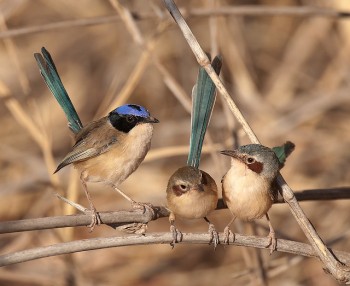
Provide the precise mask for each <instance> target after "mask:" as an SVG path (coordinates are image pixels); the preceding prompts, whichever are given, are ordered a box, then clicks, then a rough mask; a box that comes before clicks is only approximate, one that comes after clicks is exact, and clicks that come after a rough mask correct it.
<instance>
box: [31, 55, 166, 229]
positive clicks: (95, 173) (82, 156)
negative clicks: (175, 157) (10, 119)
mask: <svg viewBox="0 0 350 286" xmlns="http://www.w3.org/2000/svg"><path fill="white" fill-rule="evenodd" d="M41 52H42V55H41V54H39V53H35V54H34V57H35V59H36V61H37V63H38V66H39V68H40V72H41V75H42V77H43V78H44V80H45V83H46V84H47V86H48V87H49V89H50V90H51V92H52V94H53V95H54V96H55V98H56V100H57V101H58V103H59V104H60V105H61V107H62V109H63V111H64V113H65V114H66V117H67V119H68V126H69V128H70V129H71V130H72V132H73V133H74V139H75V144H74V146H73V147H72V149H71V151H70V152H69V153H68V154H67V155H66V156H65V158H64V159H63V160H62V162H61V163H60V164H59V165H58V167H57V169H56V171H55V173H56V172H57V171H59V170H60V169H62V168H63V167H65V166H67V165H69V164H73V165H74V167H76V168H77V169H78V170H79V171H80V172H81V176H80V180H81V183H82V186H83V189H84V191H85V194H86V197H87V199H88V201H89V204H90V209H91V213H92V221H91V224H90V225H89V227H90V229H91V230H93V228H94V226H95V225H96V224H99V223H100V219H99V216H98V214H97V212H96V209H95V207H94V205H93V202H92V200H91V197H90V194H89V192H88V189H87V186H86V182H102V183H105V184H108V185H111V186H112V187H114V188H115V189H116V190H117V191H118V192H120V193H121V194H122V195H123V196H124V197H125V198H127V199H128V200H129V201H130V202H131V203H133V204H138V203H136V202H135V201H134V200H132V199H130V198H129V197H128V196H127V195H126V194H124V193H123V192H122V191H120V190H119V189H118V188H117V186H118V185H119V184H120V183H122V182H123V181H124V180H125V179H126V178H127V177H128V176H129V175H130V174H131V173H133V172H134V171H135V170H136V169H137V168H138V166H139V165H140V164H141V162H142V161H143V159H144V158H145V156H146V154H147V152H148V150H149V149H150V146H151V138H152V134H153V125H152V124H153V123H157V122H159V121H158V120H157V119H156V118H154V117H151V116H150V113H149V111H148V110H147V109H145V108H144V107H143V106H140V105H136V104H126V105H123V106H120V107H118V108H116V109H114V110H113V111H111V112H110V113H109V115H108V116H106V117H103V118H101V119H99V120H97V121H93V122H91V123H89V124H87V125H85V126H84V127H83V125H82V123H81V121H80V118H79V116H78V114H77V112H76V110H75V108H74V106H73V104H72V102H71V100H70V98H69V96H68V94H67V91H66V89H65V88H64V86H63V83H62V81H61V79H60V76H59V75H58V72H57V69H56V66H55V64H54V62H53V59H52V58H51V55H50V54H49V52H48V51H47V50H46V49H45V48H42V49H41Z"/></svg>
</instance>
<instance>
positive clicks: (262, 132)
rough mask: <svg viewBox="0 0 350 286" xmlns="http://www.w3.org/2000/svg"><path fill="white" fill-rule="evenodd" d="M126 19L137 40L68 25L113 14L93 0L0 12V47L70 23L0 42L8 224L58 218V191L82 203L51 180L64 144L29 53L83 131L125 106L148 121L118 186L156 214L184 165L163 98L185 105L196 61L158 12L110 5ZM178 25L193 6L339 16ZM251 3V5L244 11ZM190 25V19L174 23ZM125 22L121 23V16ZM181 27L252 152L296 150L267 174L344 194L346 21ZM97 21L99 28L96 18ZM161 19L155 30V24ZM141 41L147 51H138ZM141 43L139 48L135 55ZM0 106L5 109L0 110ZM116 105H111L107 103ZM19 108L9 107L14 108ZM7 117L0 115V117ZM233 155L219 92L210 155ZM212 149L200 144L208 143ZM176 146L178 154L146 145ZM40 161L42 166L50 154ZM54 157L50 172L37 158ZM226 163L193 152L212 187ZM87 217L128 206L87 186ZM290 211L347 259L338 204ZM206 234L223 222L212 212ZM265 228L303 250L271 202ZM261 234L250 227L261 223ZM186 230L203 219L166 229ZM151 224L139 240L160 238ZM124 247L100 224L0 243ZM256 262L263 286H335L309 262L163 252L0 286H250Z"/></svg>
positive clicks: (175, 112)
mask: <svg viewBox="0 0 350 286" xmlns="http://www.w3.org/2000/svg"><path fill="white" fill-rule="evenodd" d="M120 4H121V5H123V6H124V8H126V9H128V10H129V11H130V12H132V15H134V19H135V20H136V21H135V23H136V25H137V28H138V29H139V32H140V33H139V34H138V33H137V32H135V31H133V32H132V31H131V32H130V26H129V27H127V26H126V25H125V23H124V22H123V21H122V20H117V21H114V20H113V21H112V20H109V21H108V20H107V22H106V23H105V24H99V25H97V24H96V25H80V26H75V23H77V22H79V21H80V20H83V19H87V18H88V19H91V18H92V17H107V16H116V15H118V12H117V10H116V9H115V7H113V5H111V3H110V2H109V1H102V0H81V1H69V0H61V1H54V0H37V1H26V0H3V1H1V2H0V11H1V19H0V20H1V21H0V27H1V32H0V36H1V35H3V34H4V33H5V31H6V29H8V30H10V31H11V30H15V29H20V28H29V27H33V26H39V27H40V28H42V29H43V30H44V29H46V28H47V27H48V26H49V25H50V24H52V23H59V22H64V21H68V20H73V22H71V23H70V24H68V25H66V27H65V28H60V29H51V30H46V31H39V32H36V33H29V32H28V33H24V34H22V35H18V36H14V37H10V38H2V39H1V44H0V51H1V52H0V95H1V98H0V110H1V113H0V122H1V128H0V138H1V142H0V166H1V168H0V198H1V199H0V218H1V220H2V221H5V220H16V219H23V218H35V217H44V216H53V215H62V214H68V213H72V210H70V209H69V208H68V207H67V206H65V205H64V204H63V202H61V201H59V200H58V199H57V198H56V197H54V196H53V195H52V192H53V191H57V192H60V193H61V194H63V195H65V196H66V197H68V198H70V199H71V200H74V201H77V202H79V203H81V204H83V205H87V202H86V198H85V196H84V192H83V191H82V190H81V187H80V184H79V181H78V179H77V178H78V176H77V174H76V171H75V170H74V169H73V168H71V167H67V168H65V169H63V170H62V171H60V172H59V173H58V174H56V175H52V173H53V171H54V169H55V167H56V163H57V162H59V161H60V160H61V159H62V158H63V156H64V155H65V154H66V152H67V151H68V150H69V148H70V146H71V144H72V139H71V138H72V137H71V134H70V132H69V130H68V128H67V123H66V119H65V117H64V114H63V112H62V110H61V109H60V107H59V106H58V104H57V103H56V102H55V100H54V98H53V96H52V95H51V94H50V92H49V90H48V89H47V87H46V86H45V84H44V82H43V80H42V78H41V77H40V74H39V71H38V67H37V65H36V63H35V60H34V57H33V53H34V52H39V51H40V48H41V47H42V46H45V47H46V48H47V49H48V50H49V51H50V53H51V54H52V56H53V58H54V60H55V62H56V65H57V68H58V71H59V73H60V75H61V78H62V81H63V83H64V84H65V86H66V89H67V90H68V93H69V94H70V96H71V98H72V101H73V103H74V104H75V106H76V108H77V110H78V113H79V115H80V117H81V119H82V121H83V122H85V123H86V122H89V121H91V120H93V119H94V118H97V117H101V116H104V115H106V114H107V112H108V111H110V110H112V109H114V108H115V107H116V105H120V104H122V103H125V102H130V103H137V104H141V105H144V106H146V107H147V108H148V109H149V110H150V111H151V114H152V115H153V116H155V117H157V118H158V119H159V120H160V121H161V123H160V124H158V125H156V127H155V134H154V138H153V144H152V151H151V152H150V153H149V156H148V157H147V158H146V160H145V162H144V163H143V164H142V165H141V167H140V168H139V169H138V170H137V171H136V172H135V173H134V174H132V175H131V176H130V177H129V179H128V180H127V181H126V182H125V183H123V185H122V186H121V188H122V189H123V190H124V191H125V192H126V193H128V194H129V195H130V196H131V197H132V198H133V199H135V200H137V201H142V202H150V203H152V204H155V205H165V188H166V184H167V180H168V178H169V177H170V175H171V174H172V173H173V172H174V170H175V169H177V168H178V167H180V166H181V165H183V164H185V162H186V150H187V146H188V142H189V129H190V115H189V113H188V112H187V111H186V109H185V108H184V106H183V105H182V104H181V103H180V101H179V100H178V97H179V96H181V94H182V93H181V91H180V92H179V91H177V92H176V95H177V97H176V96H174V92H173V91H172V90H170V89H169V86H174V82H175V83H178V84H179V86H180V87H181V88H182V89H183V92H184V94H185V95H186V97H185V102H187V104H188V103H189V102H190V94H191V89H192V86H193V85H194V83H195V80H196V77H197V71H198V64H197V62H196V60H195V58H194V56H193V54H192V52H191V50H190V48H189V47H188V45H187V43H186V42H185V40H184V38H183V36H182V34H181V32H180V31H179V29H178V27H177V26H176V25H175V23H174V22H173V21H172V19H170V18H169V16H168V12H167V11H166V10H165V8H164V5H163V3H162V1H120ZM177 4H178V5H179V6H180V7H182V8H184V9H186V10H187V11H188V12H189V13H190V12H191V10H192V9H196V8H202V9H205V10H207V11H211V10H213V9H214V8H213V7H235V6H237V5H242V4H251V5H270V6H269V7H275V5H283V6H300V5H311V6H318V7H324V8H330V9H336V10H340V11H350V2H349V1H347V0H339V1H317V0H309V1H294V0H286V1H282V2H281V1H273V0H261V1H224V0H217V1H206V0H203V1H190V2H187V1H177ZM259 7H261V6H259ZM190 14H191V13H190ZM123 15H125V11H124V14H123ZM208 15H209V13H206V15H205V16H198V15H197V16H193V15H192V16H189V17H188V18H187V20H188V23H189V25H190V27H191V28H192V29H193V32H194V33H195V35H196V37H197V38H198V40H199V42H200V44H201V45H202V47H203V48H204V50H206V51H208V52H211V53H212V54H217V53H220V54H221V55H222V57H223V70H222V73H221V76H222V79H223V81H224V83H225V86H226V87H227V89H228V90H229V92H230V94H231V95H232V97H233V98H234V100H235V102H236V103H237V104H238V106H239V107H240V108H241V110H242V112H243V114H244V115H245V117H246V118H247V120H248V121H249V123H250V124H251V126H252V127H253V129H254V130H255V132H256V134H257V135H258V137H259V138H260V139H261V142H263V144H265V145H267V146H275V145H278V144H282V143H283V142H285V141H286V140H290V141H293V142H294V143H295V144H296V150H295V152H294V153H293V154H292V155H291V157H290V158H288V162H287V164H286V166H285V168H284V169H283V172H282V173H283V175H284V176H285V178H286V180H287V181H288V183H289V184H290V186H291V187H292V188H293V189H294V190H302V189H307V188H328V187H336V186H344V185H349V183H350V172H349V162H350V153H349V151H348V150H349V144H350V135H349V134H350V124H349V114H350V68H349V67H350V21H349V20H348V19H346V18H345V19H343V18H342V19H336V18H326V17H300V16H285V15H279V16H258V15H255V16H254V15H250V16H232V15H226V16H225V17H223V16H216V17H210V16H208ZM109 19H111V18H109ZM167 21H169V23H170V25H165V27H164V25H163V24H162V23H163V22H167ZM152 45H154V46H152ZM146 47H149V52H147V48H146ZM4 95H6V98H4ZM121 96H123V97H122V98H121ZM18 107H20V108H18ZM9 108H10V109H9ZM233 134H236V135H237V136H236V138H238V143H239V144H245V143H249V141H248V139H247V138H246V136H245V135H244V134H243V132H242V131H241V130H240V126H239V124H238V123H236V121H235V120H234V118H233V117H232V115H231V114H230V113H229V112H228V110H227V107H226V106H225V103H224V102H223V101H222V99H221V97H220V95H218V99H217V102H216V107H215V110H214V114H213V116H212V121H211V124H210V126H209V135H210V137H211V138H212V140H211V141H210V140H209V141H207V143H208V144H211V143H210V142H212V143H214V144H216V145H217V144H219V146H217V149H218V150H220V149H226V148H232V147H233V144H234V143H237V142H236V141H235V140H234V136H233ZM216 145H215V146H216ZM179 146H183V152H182V155H180V154H178V152H177V151H176V150H177V149H176V148H175V149H169V150H168V152H165V155H159V153H157V152H158V151H159V150H161V149H160V148H168V147H179ZM51 154H52V155H53V156H51ZM52 159H54V161H53V160H52ZM228 166H229V161H228V158H226V157H224V156H221V155H218V154H217V152H213V153H212V154H211V155H210V154H209V153H208V152H206V153H205V154H204V155H203V158H202V161H201V168H202V169H204V170H205V171H208V172H209V173H211V174H212V175H213V177H214V178H215V179H216V181H217V183H218V184H219V183H220V180H221V177H222V176H223V175H224V173H225V170H227V169H228ZM89 189H90V190H91V193H92V196H93V200H94V202H95V206H96V207H97V209H98V210H100V211H103V210H118V209H126V208H129V207H130V206H129V205H128V203H127V202H126V201H125V200H124V199H123V198H122V197H121V196H119V195H118V194H116V193H115V192H113V191H112V190H110V189H109V188H108V187H105V186H101V185H98V184H96V185H94V184H89ZM302 207H303V209H304V210H305V212H306V214H307V215H308V217H309V219H310V220H311V222H312V223H313V225H314V226H315V227H316V229H317V231H318V232H319V233H320V235H321V236H322V238H323V239H324V240H325V241H326V242H327V241H332V240H333V239H335V238H339V237H341V238H342V239H340V240H339V241H338V242H337V243H336V244H334V245H332V246H334V247H335V248H336V249H339V250H348V249H349V246H350V244H349V239H348V238H347V234H348V229H349V226H350V224H349V221H350V220H349V219H350V212H349V202H347V201H329V202H308V203H302ZM210 217H211V220H212V222H213V223H214V224H215V225H216V228H217V229H218V230H219V231H222V230H223V228H224V226H225V225H226V224H227V222H228V221H229V219H230V214H229V212H228V210H220V211H215V212H214V213H213V214H212V215H211V216H210ZM270 218H271V221H272V223H273V225H274V228H275V230H276V231H277V236H278V237H280V238H289V239H293V240H299V241H306V239H305V237H304V235H303V233H302V231H301V230H300V228H299V227H298V225H297V224H296V222H295V220H294V218H293V217H292V215H291V214H290V212H289V209H288V207H287V206H286V205H277V206H273V207H272V210H271V213H270ZM261 226H262V227H261ZM178 227H179V229H181V230H182V231H187V232H199V231H200V232H204V231H206V230H207V225H206V223H205V222H204V221H202V220H198V221H179V222H178ZM266 228H267V224H266V223H265V221H264V220H261V221H258V222H257V224H254V225H252V224H243V223H241V222H237V223H236V224H235V226H234V230H235V231H236V232H241V233H247V234H251V233H254V232H257V233H258V234H259V235H266V234H267V230H266ZM168 230H169V223H168V221H167V219H162V220H158V221H156V222H153V223H151V224H150V225H149V228H148V231H150V232H152V231H168ZM117 234H120V235H125V234H123V233H116V231H114V230H112V229H110V228H108V227H106V226H101V227H97V228H96V229H95V230H94V232H93V233H89V231H88V229H87V228H85V227H80V228H76V229H65V230H59V231H58V230H48V231H35V232H28V233H14V234H9V235H1V236H0V245H1V253H8V252H13V251H16V250H22V249H28V248H32V247H36V246H41V245H49V244H55V243H59V242H62V241H70V240H74V239H82V238H89V237H104V236H113V235H117ZM259 256H261V257H262V258H261V259H262V261H263V262H262V264H263V266H264V268H265V274H266V275H267V277H268V278H267V280H268V281H269V285H281V284H282V283H283V285H337V284H336V282H335V281H333V280H332V278H331V277H329V276H327V275H326V274H324V273H323V271H322V265H321V263H320V262H318V261H317V260H316V259H306V258H300V257H294V256H291V255H286V254H280V253H274V254H273V255H272V256H269V255H268V250H266V251H263V250H262V251H261V250H254V249H246V248H242V247H222V246H219V247H218V248H217V250H216V251H215V252H214V251H213V247H212V246H205V245H204V246H197V245H176V247H175V249H174V250H171V247H170V246H168V245H152V246H138V247H123V248H118V249H117V248H116V249H106V250H99V251H89V252H84V253H76V254H73V255H67V256H59V257H52V258H46V259H41V260H36V261H31V262H27V263H22V264H18V265H13V266H9V267H4V268H2V269H0V284H2V285H10V284H11V285H222V286H224V285H247V284H249V283H250V285H259V284H261V285H263V282H262V281H263V279H262V276H263V275H261V271H260V269H261V268H260V267H259V263H258V261H259V258H258V257H259Z"/></svg>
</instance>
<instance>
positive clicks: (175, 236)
mask: <svg viewBox="0 0 350 286" xmlns="http://www.w3.org/2000/svg"><path fill="white" fill-rule="evenodd" d="M170 232H171V234H172V235H173V241H172V242H170V245H171V247H172V248H174V247H175V243H178V242H181V241H182V233H181V231H179V230H178V229H177V228H176V227H175V225H171V226H170Z"/></svg>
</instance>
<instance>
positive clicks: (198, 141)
mask: <svg viewBox="0 0 350 286" xmlns="http://www.w3.org/2000/svg"><path fill="white" fill-rule="evenodd" d="M212 66H213V68H214V70H215V72H216V73H217V74H219V73H220V69H221V57H215V58H214V60H213V61H212ZM215 98H216V93H215V85H214V83H213V81H212V80H211V78H210V77H209V75H208V74H207V72H206V71H205V69H204V68H202V67H201V68H200V69H199V74H198V78H197V84H196V85H195V86H194V87H193V90H192V116H191V125H192V127H191V139H190V152H189V154H188V158H187V165H190V166H192V167H195V168H198V166H199V162H200V157H201V153H202V146H203V141H204V136H205V132H206V131H207V127H208V124H209V121H210V117H211V113H212V110H213V107H214V103H215Z"/></svg>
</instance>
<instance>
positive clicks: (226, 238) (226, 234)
mask: <svg viewBox="0 0 350 286" xmlns="http://www.w3.org/2000/svg"><path fill="white" fill-rule="evenodd" d="M235 219H236V217H235V216H234V217H233V218H232V219H231V220H230V222H229V223H228V225H227V226H226V227H225V229H224V243H225V244H229V241H230V235H232V236H233V241H234V240H235V234H234V233H233V232H232V231H231V230H230V225H231V224H232V223H233V222H234V221H235Z"/></svg>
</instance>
